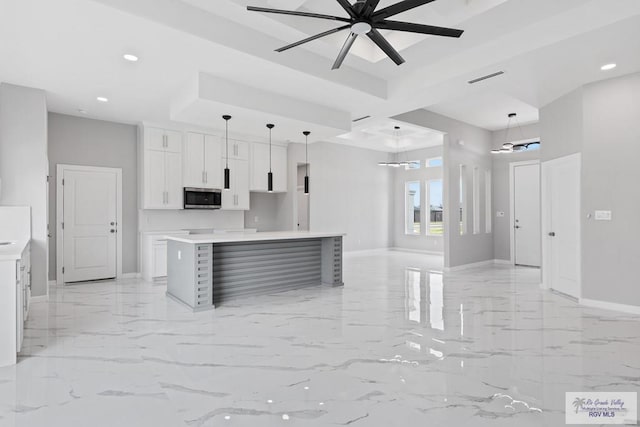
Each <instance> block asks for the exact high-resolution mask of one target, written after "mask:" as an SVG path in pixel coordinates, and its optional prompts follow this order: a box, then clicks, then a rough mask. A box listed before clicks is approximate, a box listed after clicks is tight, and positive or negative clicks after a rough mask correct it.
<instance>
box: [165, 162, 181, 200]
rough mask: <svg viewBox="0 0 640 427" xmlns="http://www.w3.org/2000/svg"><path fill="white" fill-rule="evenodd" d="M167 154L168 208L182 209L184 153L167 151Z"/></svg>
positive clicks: (166, 183)
mask: <svg viewBox="0 0 640 427" xmlns="http://www.w3.org/2000/svg"><path fill="white" fill-rule="evenodd" d="M164 156H165V185H166V192H167V196H166V203H165V208H166V209H182V208H183V207H184V206H183V204H182V197H183V194H182V189H183V187H182V155H181V153H173V152H169V151H167V152H166V153H164Z"/></svg>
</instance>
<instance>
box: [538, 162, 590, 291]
mask: <svg viewBox="0 0 640 427" xmlns="http://www.w3.org/2000/svg"><path fill="white" fill-rule="evenodd" d="M542 192H543V193H542V196H543V198H542V200H543V201H544V202H543V215H542V220H543V224H542V226H543V230H544V236H543V239H544V244H543V254H544V257H543V260H544V269H543V277H544V286H545V287H547V288H550V289H553V290H555V291H557V292H560V293H562V294H565V295H569V296H570V297H573V298H580V265H581V259H580V154H573V155H571V156H566V157H562V158H559V159H555V160H551V161H548V162H544V163H543V164H542Z"/></svg>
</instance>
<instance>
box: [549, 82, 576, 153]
mask: <svg viewBox="0 0 640 427" xmlns="http://www.w3.org/2000/svg"><path fill="white" fill-rule="evenodd" d="M582 124H583V118H582V88H578V89H576V90H574V91H572V92H570V93H568V94H566V95H564V96H562V97H560V98H558V99H556V100H555V101H554V102H552V103H550V104H548V105H546V106H544V107H542V108H540V139H541V142H542V145H541V146H540V160H541V161H543V162H544V161H547V160H552V159H557V158H559V157H564V156H568V155H569V154H574V153H578V152H580V150H581V149H582Z"/></svg>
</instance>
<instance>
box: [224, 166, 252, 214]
mask: <svg viewBox="0 0 640 427" xmlns="http://www.w3.org/2000/svg"><path fill="white" fill-rule="evenodd" d="M225 165H226V160H225V159H222V169H223V170H224V168H225ZM229 171H230V178H231V179H230V182H229V184H230V185H229V190H223V191H222V209H223V210H230V211H233V210H236V211H242V210H244V211H247V210H249V209H250V207H249V162H248V161H247V160H239V159H229Z"/></svg>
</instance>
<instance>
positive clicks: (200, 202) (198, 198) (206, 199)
mask: <svg viewBox="0 0 640 427" xmlns="http://www.w3.org/2000/svg"><path fill="white" fill-rule="evenodd" d="M221 207H222V192H221V191H220V190H213V189H211V188H194V187H185V188H184V208H185V209H220V208H221Z"/></svg>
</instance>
